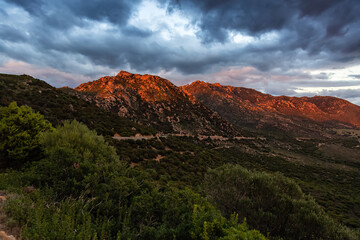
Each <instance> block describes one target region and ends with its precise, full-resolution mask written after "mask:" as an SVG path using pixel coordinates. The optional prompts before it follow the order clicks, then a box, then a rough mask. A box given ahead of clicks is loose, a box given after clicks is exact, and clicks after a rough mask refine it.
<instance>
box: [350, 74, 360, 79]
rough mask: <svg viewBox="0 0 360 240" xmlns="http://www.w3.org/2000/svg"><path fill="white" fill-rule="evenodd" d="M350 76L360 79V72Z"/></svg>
mask: <svg viewBox="0 0 360 240" xmlns="http://www.w3.org/2000/svg"><path fill="white" fill-rule="evenodd" d="M349 77H352V78H358V79H360V74H352V75H349Z"/></svg>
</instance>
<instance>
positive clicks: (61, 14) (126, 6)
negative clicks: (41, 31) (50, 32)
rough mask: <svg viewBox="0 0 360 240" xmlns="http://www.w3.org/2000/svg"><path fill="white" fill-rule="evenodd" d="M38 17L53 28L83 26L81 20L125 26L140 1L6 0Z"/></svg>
mask: <svg viewBox="0 0 360 240" xmlns="http://www.w3.org/2000/svg"><path fill="white" fill-rule="evenodd" d="M6 1H7V2H9V3H11V4H16V5H18V6H20V7H22V8H23V9H24V10H26V11H27V12H28V13H29V14H31V15H33V16H37V17H39V18H41V19H42V20H44V22H46V23H48V24H49V25H51V26H53V27H58V28H62V27H68V26H72V25H73V24H74V23H75V24H81V23H82V22H81V21H80V20H81V19H89V20H95V21H104V20H105V21H109V22H111V23H113V24H116V25H119V26H123V25H125V24H126V23H127V21H128V19H129V17H130V16H131V14H132V11H133V10H134V8H135V7H136V6H137V5H138V4H139V2H140V0H122V1H119V0H107V1H106V2H105V1H102V0H92V1H86V0H63V1H53V0H32V1H28V0H6Z"/></svg>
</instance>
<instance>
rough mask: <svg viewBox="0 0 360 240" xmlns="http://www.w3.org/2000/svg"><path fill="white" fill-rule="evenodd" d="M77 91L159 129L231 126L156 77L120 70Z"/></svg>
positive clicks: (204, 130)
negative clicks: (114, 74)
mask: <svg viewBox="0 0 360 240" xmlns="http://www.w3.org/2000/svg"><path fill="white" fill-rule="evenodd" d="M75 89H76V90H77V91H79V92H82V93H86V94H89V95H88V96H94V95H95V99H96V102H97V104H98V106H101V107H103V108H105V109H107V110H108V111H111V112H116V113H117V114H118V115H120V116H122V117H126V118H129V119H132V120H134V121H137V122H140V123H142V124H145V125H151V126H154V127H155V128H156V129H158V130H159V131H162V132H179V133H196V134H205V135H214V134H221V135H228V134H231V133H234V128H233V127H232V126H231V125H230V124H229V123H228V122H227V121H225V120H223V119H222V118H221V117H220V116H219V114H218V113H216V112H214V111H212V110H210V109H209V108H207V107H205V106H204V105H203V104H202V103H200V102H199V101H197V100H196V99H195V98H194V97H193V96H192V95H189V94H187V93H185V92H184V91H182V90H181V89H180V88H179V87H177V86H175V85H174V84H172V83H171V82H170V81H169V80H166V79H164V78H161V77H158V76H152V75H147V74H146V75H140V74H132V73H129V72H125V71H121V72H119V73H118V74H117V75H116V76H106V77H102V78H100V79H98V80H96V81H93V82H88V83H83V84H81V85H80V86H78V87H76V88H75Z"/></svg>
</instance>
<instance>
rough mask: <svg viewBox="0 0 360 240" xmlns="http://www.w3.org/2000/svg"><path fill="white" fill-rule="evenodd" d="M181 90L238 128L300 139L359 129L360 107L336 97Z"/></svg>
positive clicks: (215, 87)
mask: <svg viewBox="0 0 360 240" xmlns="http://www.w3.org/2000/svg"><path fill="white" fill-rule="evenodd" d="M181 88H182V89H183V90H184V91H185V92H187V93H189V94H192V95H194V96H195V97H196V99H197V100H199V101H200V102H202V103H203V104H204V105H206V106H207V107H209V108H210V109H212V110H214V111H216V112H218V113H219V114H220V115H221V116H222V117H224V118H225V119H226V120H228V121H229V122H231V123H233V124H235V125H238V126H246V127H251V128H257V129H264V130H268V129H272V130H274V129H280V130H284V131H286V132H291V133H294V134H295V135H299V136H301V135H309V134H310V135H311V134H315V133H317V134H319V135H326V129H328V128H334V127H335V128H347V127H349V128H352V127H359V126H360V107H359V106H356V105H354V104H351V103H350V102H348V101H345V100H343V99H339V98H335V97H319V96H316V97H301V98H298V97H288V96H279V97H275V96H271V95H269V94H263V93H261V92H258V91H256V90H253V89H248V88H242V87H232V86H222V85H220V84H210V83H205V82H201V81H196V82H193V83H191V84H189V85H186V86H183V87H181Z"/></svg>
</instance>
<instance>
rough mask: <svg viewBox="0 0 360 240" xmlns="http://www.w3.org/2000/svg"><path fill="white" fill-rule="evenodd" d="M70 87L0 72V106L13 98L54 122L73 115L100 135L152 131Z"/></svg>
mask: <svg viewBox="0 0 360 240" xmlns="http://www.w3.org/2000/svg"><path fill="white" fill-rule="evenodd" d="M83 98H85V96H82V94H80V93H79V92H77V91H75V90H74V89H71V88H55V87H53V86H51V85H49V84H47V83H46V82H44V81H42V80H39V79H35V78H33V77H31V76H28V75H19V76H18V75H10V74H0V106H7V105H9V104H10V103H11V102H13V101H16V102H17V104H18V105H28V106H30V107H31V108H33V109H34V110H35V111H38V112H40V113H41V114H43V115H44V116H45V118H46V119H47V120H49V121H50V122H51V123H52V124H53V125H54V126H56V125H59V124H62V123H63V122H64V121H65V120H72V119H76V120H78V121H80V122H83V123H85V124H86V125H87V126H88V127H89V128H91V129H94V130H96V131H97V132H98V133H99V134H102V135H111V136H112V135H114V134H115V133H118V134H121V135H122V136H130V135H135V134H136V133H141V134H145V135H146V134H154V133H155V132H156V131H155V130H154V129H152V128H149V127H146V126H142V125H139V124H136V123H135V122H133V121H130V120H128V119H126V118H123V117H120V116H118V115H117V114H115V113H109V112H108V111H106V110H104V109H102V108H100V107H98V106H97V105H96V103H95V102H93V101H91V99H88V100H84V99H83Z"/></svg>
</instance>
